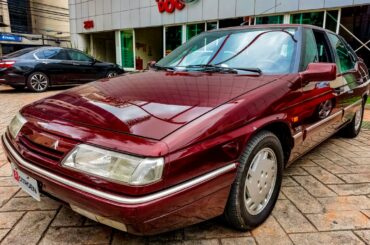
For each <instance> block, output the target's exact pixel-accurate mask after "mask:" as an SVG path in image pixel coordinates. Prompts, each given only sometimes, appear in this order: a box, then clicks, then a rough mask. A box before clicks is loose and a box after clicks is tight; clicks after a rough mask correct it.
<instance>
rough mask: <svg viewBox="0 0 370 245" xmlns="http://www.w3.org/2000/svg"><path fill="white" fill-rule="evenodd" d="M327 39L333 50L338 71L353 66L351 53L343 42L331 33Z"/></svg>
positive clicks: (349, 68)
mask: <svg viewBox="0 0 370 245" xmlns="http://www.w3.org/2000/svg"><path fill="white" fill-rule="evenodd" d="M328 36H329V40H330V42H331V45H332V46H333V48H334V50H335V56H336V58H337V66H338V68H339V71H340V73H344V72H346V71H349V70H351V69H353V68H354V67H355V61H354V60H353V58H352V56H351V53H350V52H349V51H348V50H347V47H346V46H345V45H344V43H343V42H342V41H341V40H340V39H339V38H338V37H337V36H336V35H333V34H329V35H328Z"/></svg>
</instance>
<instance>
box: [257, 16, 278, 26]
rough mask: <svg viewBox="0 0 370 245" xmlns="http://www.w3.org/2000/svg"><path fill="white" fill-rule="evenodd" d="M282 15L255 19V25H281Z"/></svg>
mask: <svg viewBox="0 0 370 245" xmlns="http://www.w3.org/2000/svg"><path fill="white" fill-rule="evenodd" d="M283 23H284V15H274V16H262V17H257V18H256V24H257V25H260V24H283Z"/></svg>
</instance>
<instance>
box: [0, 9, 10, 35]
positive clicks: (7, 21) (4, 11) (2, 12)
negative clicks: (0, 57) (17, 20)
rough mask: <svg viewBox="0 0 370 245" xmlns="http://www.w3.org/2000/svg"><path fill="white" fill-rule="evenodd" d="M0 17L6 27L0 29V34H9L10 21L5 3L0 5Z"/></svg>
mask: <svg viewBox="0 0 370 245" xmlns="http://www.w3.org/2000/svg"><path fill="white" fill-rule="evenodd" d="M0 15H2V16H3V20H4V24H6V25H7V26H6V27H0V32H10V19H9V10H8V4H7V2H4V3H2V4H0Z"/></svg>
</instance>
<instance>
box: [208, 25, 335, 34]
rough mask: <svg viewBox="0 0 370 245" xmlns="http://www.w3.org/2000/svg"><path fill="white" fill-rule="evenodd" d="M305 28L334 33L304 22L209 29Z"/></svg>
mask: <svg viewBox="0 0 370 245" xmlns="http://www.w3.org/2000/svg"><path fill="white" fill-rule="evenodd" d="M289 27H290V28H306V29H315V30H320V31H324V32H329V33H333V34H336V33H334V32H332V31H330V30H327V29H324V28H322V27H318V26H314V25H305V24H262V25H251V26H248V25H244V26H243V25H242V26H232V27H226V28H220V29H216V30H211V31H210V32H217V31H227V30H245V29H275V28H289Z"/></svg>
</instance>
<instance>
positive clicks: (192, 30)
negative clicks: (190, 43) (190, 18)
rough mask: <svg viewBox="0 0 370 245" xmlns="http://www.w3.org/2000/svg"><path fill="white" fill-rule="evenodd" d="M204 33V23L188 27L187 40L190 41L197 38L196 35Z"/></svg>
mask: <svg viewBox="0 0 370 245" xmlns="http://www.w3.org/2000/svg"><path fill="white" fill-rule="evenodd" d="M204 31H205V24H204V23H198V24H191V25H186V40H189V39H191V38H192V37H195V36H196V35H198V34H200V33H202V32H204Z"/></svg>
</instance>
